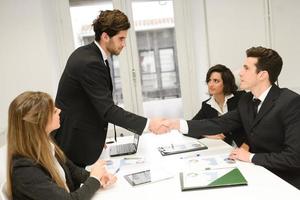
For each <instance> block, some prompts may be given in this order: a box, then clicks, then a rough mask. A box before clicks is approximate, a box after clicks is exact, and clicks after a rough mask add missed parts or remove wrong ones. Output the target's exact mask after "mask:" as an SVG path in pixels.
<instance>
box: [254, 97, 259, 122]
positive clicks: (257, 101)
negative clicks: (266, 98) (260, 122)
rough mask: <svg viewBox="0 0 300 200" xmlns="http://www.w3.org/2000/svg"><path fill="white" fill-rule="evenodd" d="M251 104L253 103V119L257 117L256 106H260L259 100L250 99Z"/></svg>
mask: <svg viewBox="0 0 300 200" xmlns="http://www.w3.org/2000/svg"><path fill="white" fill-rule="evenodd" d="M252 103H253V116H254V118H255V117H256V115H257V109H258V105H259V104H260V100H259V99H257V98H254V99H252Z"/></svg>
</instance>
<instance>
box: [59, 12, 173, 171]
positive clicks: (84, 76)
mask: <svg viewBox="0 0 300 200" xmlns="http://www.w3.org/2000/svg"><path fill="white" fill-rule="evenodd" d="M93 28H94V32H95V41H94V42H93V43H91V44H88V45H86V46H82V47H80V48H78V49H76V50H75V51H74V52H73V53H72V54H71V56H70V57H69V59H68V61H67V64H66V67H65V70H64V72H63V74H62V77H61V79H60V81H59V86H58V91H57V96H56V101H55V103H56V106H57V107H58V108H60V109H61V110H62V112H61V127H60V129H58V131H57V133H56V135H55V139H56V141H57V144H58V145H59V146H60V147H61V148H62V150H63V151H64V152H65V154H66V155H67V156H68V157H69V158H70V159H71V160H72V161H73V162H74V163H75V164H77V165H78V166H81V167H85V166H87V165H91V164H93V163H94V162H95V161H96V160H97V159H98V158H99V156H100V154H101V152H102V150H103V148H104V145H105V139H106V134H107V126H108V123H109V122H110V123H113V124H116V125H118V126H121V127H123V128H126V129H128V130H130V131H132V132H134V133H137V134H142V133H143V131H144V130H150V131H152V132H155V133H158V132H166V131H167V130H168V128H167V127H166V126H160V125H161V124H160V122H161V119H160V118H156V119H151V120H150V119H149V120H148V119H146V118H144V117H141V116H138V115H135V114H133V113H130V112H127V111H125V110H123V109H122V108H120V107H118V106H117V105H115V104H114V101H113V96H112V91H113V86H112V79H111V75H110V69H109V66H108V62H107V58H108V57H109V56H111V55H119V54H120V52H121V51H122V49H123V48H124V47H125V40H126V37H127V32H128V29H129V28H130V23H129V21H128V18H127V16H126V15H125V14H124V13H122V12H121V11H119V10H112V11H111V10H106V11H102V12H101V13H100V15H99V16H98V18H97V19H95V20H94V22H93ZM159 128H161V129H160V130H159ZM158 130H159V131H158Z"/></svg>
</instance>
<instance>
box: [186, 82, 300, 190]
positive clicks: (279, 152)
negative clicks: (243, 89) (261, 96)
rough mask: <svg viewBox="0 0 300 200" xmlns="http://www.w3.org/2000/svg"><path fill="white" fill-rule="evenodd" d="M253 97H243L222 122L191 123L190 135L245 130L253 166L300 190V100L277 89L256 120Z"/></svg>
mask: <svg viewBox="0 0 300 200" xmlns="http://www.w3.org/2000/svg"><path fill="white" fill-rule="evenodd" d="M252 98H253V95H252V94H251V93H246V94H244V95H242V96H241V99H240V101H239V103H238V107H237V109H236V110H234V111H231V112H228V113H226V114H225V115H223V116H221V117H219V118H218V119H210V120H200V121H188V126H189V134H191V135H192V136H194V137H198V135H199V133H203V134H213V133H218V132H228V131H230V130H233V129H235V128H239V127H244V129H245V132H246V135H247V140H248V143H249V146H250V152H252V153H254V154H255V155H254V157H253V158H252V162H253V163H254V164H257V165H261V166H263V167H265V168H267V169H269V170H270V171H272V172H273V173H275V174H277V175H278V176H280V177H281V178H282V179H284V180H286V181H287V182H289V183H291V184H292V185H294V186H295V187H297V188H299V189H300V96H299V95H298V94H297V93H294V92H292V91H290V90H288V89H280V88H279V87H277V86H275V85H273V86H272V87H271V89H270V91H269V93H268V95H267V97H266V98H265V100H264V102H263V104H262V106H261V108H260V110H259V112H258V114H257V116H256V118H255V119H254V116H253V115H254V114H253V111H252V110H253V104H252V103H251V101H252Z"/></svg>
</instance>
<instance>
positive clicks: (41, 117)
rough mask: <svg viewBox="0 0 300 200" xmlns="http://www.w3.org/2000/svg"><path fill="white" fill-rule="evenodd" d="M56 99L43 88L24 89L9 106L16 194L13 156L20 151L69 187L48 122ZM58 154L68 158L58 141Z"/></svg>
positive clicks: (10, 165)
mask: <svg viewBox="0 0 300 200" xmlns="http://www.w3.org/2000/svg"><path fill="white" fill-rule="evenodd" d="M53 112H54V103H53V100H52V98H51V97H50V96H49V95H48V94H47V93H43V92H30V91H29V92H24V93H22V94H20V95H19V96H17V97H16V98H15V99H14V100H13V101H12V102H11V104H10V106H9V112H8V137H7V192H8V195H9V196H10V197H12V173H13V157H14V156H17V155H20V156H24V157H27V158H29V159H31V160H33V161H34V162H35V163H36V164H39V165H41V166H42V167H43V168H45V169H46V170H47V171H48V172H49V174H50V175H51V178H52V179H53V181H54V182H55V183H57V185H58V186H60V187H62V188H65V189H66V190H67V188H66V184H65V182H64V181H63V180H62V178H61V177H60V175H59V173H58V170H57V168H56V165H55V162H54V156H53V155H52V152H51V143H50V142H51V141H52V139H51V138H50V135H49V134H47V133H46V126H47V124H48V122H49V121H50V120H51V119H52V116H53ZM52 143H53V144H54V146H55V154H56V157H57V158H58V159H59V160H61V161H62V162H65V156H64V154H63V152H62V151H61V150H60V149H59V147H58V146H57V145H55V143H54V142H52Z"/></svg>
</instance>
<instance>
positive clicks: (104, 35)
mask: <svg viewBox="0 0 300 200" xmlns="http://www.w3.org/2000/svg"><path fill="white" fill-rule="evenodd" d="M109 38H110V37H109V35H108V34H107V33H106V32H102V34H101V40H103V41H107V40H109Z"/></svg>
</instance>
